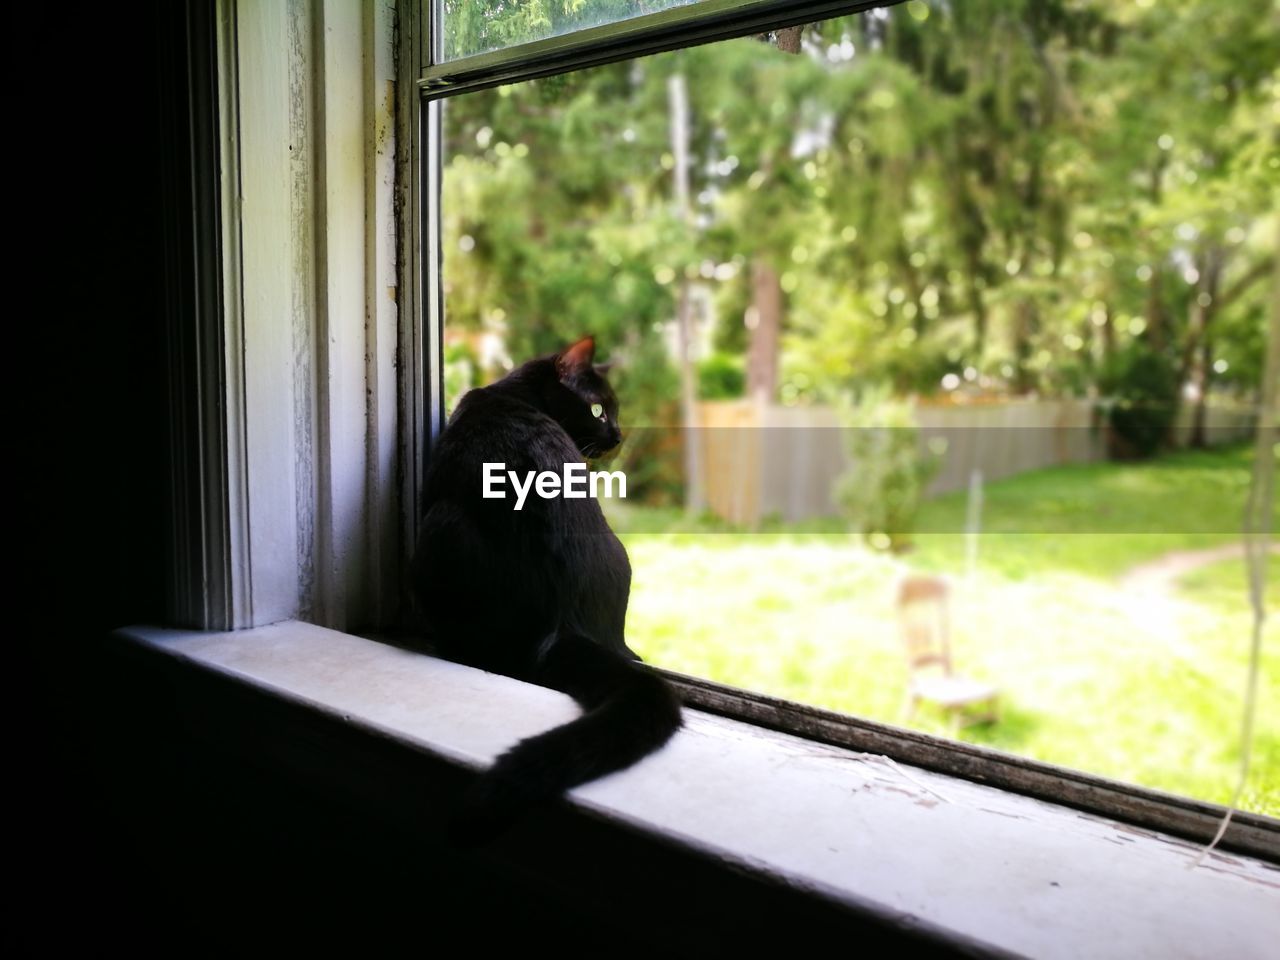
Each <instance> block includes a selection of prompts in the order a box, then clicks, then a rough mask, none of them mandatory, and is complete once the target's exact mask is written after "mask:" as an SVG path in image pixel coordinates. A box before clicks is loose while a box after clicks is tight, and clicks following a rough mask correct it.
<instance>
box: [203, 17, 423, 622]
mask: <svg viewBox="0 0 1280 960" xmlns="http://www.w3.org/2000/svg"><path fill="white" fill-rule="evenodd" d="M222 13H223V22H224V24H226V26H225V27H224V29H223V30H222V31H221V32H220V36H219V40H220V43H221V44H222V45H223V46H222V50H221V51H220V54H221V56H222V60H223V63H224V71H225V74H226V75H225V76H224V77H223V78H222V84H223V90H224V95H223V104H222V108H223V110H222V115H223V124H222V128H223V130H222V133H223V145H222V149H223V169H224V174H225V176H226V178H227V179H226V180H225V181H224V190H223V204H224V224H225V231H226V233H225V236H224V238H223V245H224V254H226V256H225V257H224V260H225V264H226V265H225V272H226V278H225V284H226V291H227V304H228V305H227V311H226V312H227V315H226V317H225V318H224V323H225V324H226V328H227V331H228V338H227V345H228V346H227V349H228V356H227V357H226V358H225V365H226V369H227V376H226V390H227V401H228V402H227V406H228V419H229V422H230V423H231V424H232V427H231V429H230V430H229V434H230V435H229V437H228V440H227V443H228V446H229V447H230V448H232V452H233V453H236V454H237V456H235V457H232V458H231V460H232V462H233V465H234V468H235V470H236V471H237V474H236V476H234V477H232V478H231V482H230V483H229V488H230V493H229V498H230V499H231V501H232V514H233V517H234V518H235V519H236V522H238V523H240V525H241V527H242V528H243V530H244V531H245V536H244V537H243V540H244V543H243V545H242V548H241V549H240V550H239V551H238V552H235V551H233V556H231V557H230V558H229V560H228V562H229V564H230V567H231V571H232V574H233V576H235V575H240V574H243V577H244V582H243V584H242V585H241V586H239V587H238V588H237V589H236V590H235V591H234V592H235V598H234V599H235V606H236V610H237V613H236V615H235V617H234V620H235V623H234V625H235V626H252V625H255V624H262V623H269V622H272V621H275V620H280V619H284V618H289V617H306V618H308V619H313V620H316V621H318V622H323V623H328V624H331V625H334V626H347V625H354V624H361V625H368V624H372V623H377V622H379V618H384V619H389V618H390V617H391V616H392V615H393V611H392V607H393V606H394V598H395V596H396V592H395V591H396V586H395V584H396V582H397V580H398V569H397V567H398V562H399V555H400V551H399V542H398V523H399V521H398V517H399V497H398V494H399V489H398V485H397V482H396V478H397V475H398V473H397V463H396V458H397V456H398V454H399V451H400V445H399V442H398V438H397V431H398V429H399V425H400V416H399V413H400V411H399V405H398V393H397V390H398V381H397V371H396V362H395V361H396V349H397V337H398V334H399V331H398V316H397V304H396V293H395V286H396V283H395V270H396V246H395V225H396V218H395V207H394V200H395V198H394V181H395V173H396V171H395V136H394V131H393V129H392V126H393V104H394V97H395V89H394V83H393V79H394V58H393V49H394V48H393V44H394V39H395V16H394V9H393V6H392V5H391V4H389V3H388V2H387V0H365V2H363V3H359V4H357V3H351V2H346V0H289V2H287V3H285V2H276V0H225V2H224V4H223V7H222ZM226 64H231V65H233V66H234V72H232V71H231V70H230V69H228V68H227V67H226V66H225V65H226ZM241 369H242V370H243V382H242V383H241V380H240V378H239V376H238V374H239V371H240V370H241ZM241 441H242V449H238V448H237V447H236V444H238V443H241ZM237 480H242V489H239V490H237V488H236V484H235V481H237ZM233 545H234V544H233ZM375 598H377V602H374V601H375ZM388 598H390V599H388Z"/></svg>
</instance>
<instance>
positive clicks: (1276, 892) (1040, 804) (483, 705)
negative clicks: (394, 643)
mask: <svg viewBox="0 0 1280 960" xmlns="http://www.w3.org/2000/svg"><path fill="white" fill-rule="evenodd" d="M114 636H115V639H116V640H118V641H122V642H123V643H124V644H125V645H126V649H127V650H128V651H130V652H131V653H137V654H140V655H145V656H147V657H149V658H151V659H152V660H156V659H157V658H158V659H159V660H160V661H163V662H164V663H165V664H166V665H169V666H173V667H175V668H180V669H181V668H188V667H190V668H196V670H197V672H199V673H201V674H208V673H212V674H213V675H216V676H217V677H218V678H220V679H221V680H225V681H229V682H230V683H232V684H233V685H234V686H235V687H237V688H246V687H247V688H251V689H252V690H254V691H255V692H257V693H260V694H264V695H266V696H267V697H269V698H271V699H272V700H276V701H283V702H286V703H288V704H290V705H291V706H292V707H293V708H295V709H297V710H301V711H303V712H304V713H305V714H309V715H321V716H324V717H327V718H328V719H329V720H330V721H337V722H340V723H341V724H342V725H343V726H344V727H345V728H348V729H350V730H353V731H356V732H357V733H358V734H360V735H362V736H366V735H372V736H374V737H376V738H377V739H379V740H380V741H390V742H392V743H394V744H396V745H398V746H400V747H407V748H408V749H409V753H410V754H411V755H415V756H419V757H421V756H424V755H425V756H427V757H431V758H434V760H435V761H437V762H443V764H445V765H446V766H449V767H453V768H464V769H467V770H475V769H480V768H482V767H484V766H485V765H487V764H488V763H489V762H491V761H492V759H493V758H494V757H495V756H496V755H497V754H498V753H500V752H501V751H502V750H503V749H505V748H506V747H507V746H509V745H510V744H511V743H512V742H514V741H515V740H517V739H519V738H521V737H524V736H528V735H530V734H533V733H536V732H538V731H540V730H543V729H546V728H548V727H551V726H554V725H556V724H559V723H561V722H564V721H565V720H568V719H570V718H571V717H573V716H575V715H576V708H575V706H574V705H573V704H572V702H571V701H570V700H569V699H568V698H567V697H564V696H562V695H560V694H558V693H556V692H554V691H550V690H545V689H542V688H540V687H536V686H531V685H528V684H524V683H520V682H518V681H514V680H510V679H508V678H506V677H500V676H494V675H490V674H486V673H483V672H480V671H477V670H472V669H469V668H467V667H463V666H459V665H457V664H453V663H448V662H445V661H441V660H437V659H433V658H431V657H427V656H423V655H421V654H417V653H411V652H407V651H404V650H400V649H397V648H395V647H391V646H387V645H384V644H380V643H377V642H374V641H371V640H367V639H363V638H360V637H354V636H350V635H347V634H342V633H337V632H335V631H332V630H326V629H323V628H319V627H315V626H311V625H308V624H303V623H299V622H292V621H288V622H284V623H279V624H274V625H272V626H268V627H262V628H258V629H255V630H246V631H240V632H233V633H194V632H184V631H173V630H162V629H152V628H130V629H128V630H123V631H119V632H117V633H116V634H115V635H114ZM352 779H354V778H352ZM569 812H570V814H572V815H575V816H577V817H578V818H579V820H581V822H584V823H585V822H595V823H601V822H603V823H604V824H607V825H611V826H612V827H614V828H618V829H621V830H622V831H624V832H626V833H628V834H630V835H631V836H633V837H639V838H641V839H642V841H643V842H646V843H648V842H653V843H656V844H658V845H660V846H662V847H664V848H669V849H670V848H674V849H678V850H681V851H683V852H685V853H691V854H693V855H694V856H695V857H696V858H697V859H698V860H699V861H700V862H702V863H710V864H712V865H714V867H715V869H718V870H721V872H725V873H731V874H734V875H736V876H740V877H741V876H746V877H749V878H752V879H753V880H758V881H760V882H762V883H764V884H766V885H767V886H769V887H770V888H771V889H776V890H779V891H786V892H787V893H788V894H789V895H794V894H800V895H801V896H802V897H804V898H805V899H806V900H811V901H815V902H819V903H821V904H823V905H824V906H825V907H829V908H831V909H832V910H834V911H837V912H839V911H845V912H847V913H848V914H849V915H851V916H861V917H863V918H872V920H873V922H875V923H876V924H879V925H880V926H881V927H882V928H888V929H891V930H897V931H900V932H902V933H903V934H904V935H911V936H918V937H923V938H924V939H925V940H927V941H930V942H932V943H934V944H935V945H937V944H946V945H947V946H948V947H949V948H954V949H960V950H963V951H965V952H970V953H1003V952H1011V953H1016V954H1026V955H1033V956H1038V957H1052V956H1125V957H1143V956H1150V957H1168V956H1212V955H1221V956H1236V957H1253V956H1257V957H1261V956H1264V955H1265V953H1266V948H1267V946H1268V945H1270V944H1274V943H1275V942H1276V938H1277V937H1280V910H1278V909H1277V904H1278V903H1280V869H1277V868H1276V867H1275V866H1273V865H1270V864H1267V863H1264V862H1262V861H1259V860H1254V859H1251V858H1249V857H1243V856H1237V855H1234V854H1223V853H1214V854H1211V855H1210V856H1209V857H1207V858H1206V859H1205V861H1204V863H1203V864H1202V865H1201V866H1199V867H1197V868H1194V869H1189V868H1188V867H1189V865H1190V864H1191V863H1192V861H1193V860H1194V859H1195V858H1196V856H1197V855H1198V853H1199V850H1200V848H1199V847H1198V846H1196V845H1194V844H1191V843H1188V842H1186V841H1183V840H1180V839H1176V838H1173V837H1169V836H1165V835H1161V834H1157V833H1154V832H1151V831H1146V830H1140V829H1137V828H1135V827H1132V826H1129V825H1126V824H1122V823H1118V822H1114V821H1110V820H1107V819H1104V818H1101V817H1096V816H1091V815H1086V814H1082V813H1080V812H1079V811H1076V810H1073V809H1069V808H1066V807H1059V806H1056V805H1054V804H1051V803H1047V802H1044V801H1041V800H1036V799H1032V798H1029V797H1024V796H1019V795H1016V794H1011V793H1007V792H1005V791H1002V790H999V789H996V788H993V787H990V786H984V785H982V784H977V783H972V782H969V781H966V780H961V779H957V778H953V777H948V776H944V775H941V774H937V773H932V772H929V771H926V770H922V769H918V768H914V767H907V766H905V765H898V764H894V763H892V762H890V761H887V760H885V759H884V758H880V757H876V756H873V755H869V754H863V753H858V752H855V751H851V750H846V749H842V748H838V747H833V746H827V745H823V744H819V743H814V742H810V741H807V740H804V739H801V738H798V737H794V736H790V735H787V734H782V733H776V732H772V731H766V730H763V729H760V728H757V727H753V726H751V725H748V724H745V723H742V722H739V721H735V720H731V719H726V718H723V717H717V716H713V715H710V714H706V713H701V712H698V711H695V710H687V711H686V724H685V727H684V729H683V730H681V731H680V732H679V733H678V734H677V736H676V737H675V739H674V740H673V741H672V742H671V743H670V744H669V745H668V746H667V747H666V748H665V749H664V750H662V751H661V752H660V753H658V754H656V755H654V756H652V757H650V758H648V759H646V760H645V761H644V762H642V763H641V764H639V765H637V766H636V767H634V768H632V769H631V770H628V771H626V772H624V773H621V774H618V775H615V776H611V777H607V778H605V779H603V780H600V781H597V782H595V783H592V784H588V785H586V786H583V787H580V788H578V789H577V790H575V791H573V792H572V794H571V797H570V811H569ZM520 832H521V831H514V833H515V834H517V835H516V836H514V837H512V838H510V839H504V840H502V841H499V842H498V843H497V844H495V845H494V846H495V847H502V846H504V845H507V846H509V847H510V849H511V850H516V849H518V848H519V847H520V845H521V844H522V843H524V842H526V841H525V840H522V838H521V837H520V836H519V834H520ZM526 832H529V831H526ZM479 855H480V856H494V855H499V856H500V855H502V851H501V850H493V851H487V852H484V853H482V854H479ZM615 867H616V870H617V871H618V872H620V873H621V872H626V871H627V869H628V866H627V865H626V864H622V865H617V864H616V863H615V864H614V865H613V866H610V867H609V869H614V868H615ZM528 868H529V866H528V865H527V864H526V869H528ZM533 869H538V867H537V866H535V867H533ZM592 882H593V883H600V882H602V881H601V878H600V877H595V878H593V880H592ZM604 882H608V881H604ZM658 886H659V887H660V884H659V885H658ZM659 894H660V889H658V890H655V892H654V896H655V897H656V896H658V895H659ZM659 906H660V905H659ZM723 919H724V920H725V922H731V921H733V919H734V918H732V917H726V918H723Z"/></svg>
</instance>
